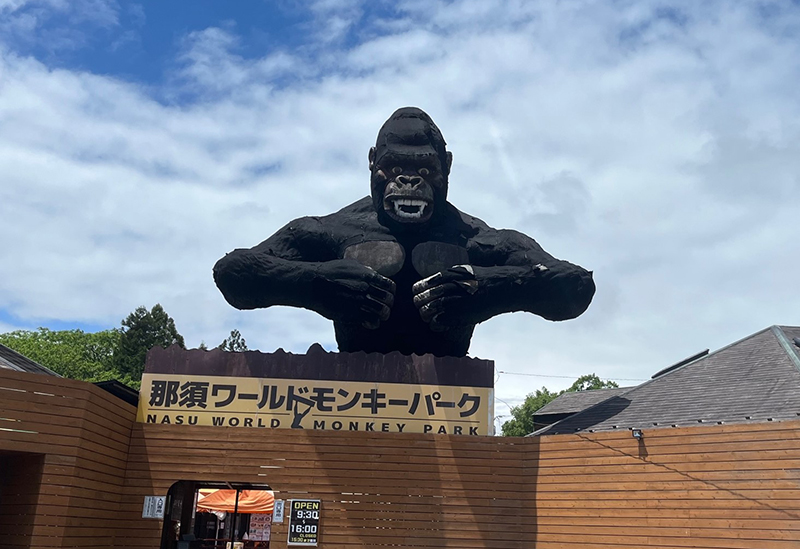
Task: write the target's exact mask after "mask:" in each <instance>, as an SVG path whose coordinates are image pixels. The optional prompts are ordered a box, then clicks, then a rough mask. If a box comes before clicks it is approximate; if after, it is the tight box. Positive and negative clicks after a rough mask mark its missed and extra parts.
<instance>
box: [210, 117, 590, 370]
mask: <svg viewBox="0 0 800 549" xmlns="http://www.w3.org/2000/svg"><path fill="white" fill-rule="evenodd" d="M452 160H453V156H452V154H451V153H450V152H448V151H447V150H446V149H445V141H444V138H443V137H442V134H441V132H440V131H439V128H438V127H436V124H434V123H433V120H432V119H431V118H430V117H429V116H428V115H427V114H426V113H425V112H423V111H422V110H420V109H417V108H412V107H407V108H402V109H399V110H397V111H396V112H395V113H394V114H393V115H392V116H391V117H390V118H389V120H387V121H386V123H385V124H384V125H383V127H382V128H381V129H380V131H379V132H378V139H377V141H376V143H375V147H373V148H371V149H370V151H369V170H370V173H371V197H370V196H368V197H365V198H363V199H361V200H359V201H357V202H355V203H353V204H351V205H349V206H346V207H345V208H343V209H342V210H340V211H338V212H336V213H333V214H330V215H327V216H324V217H303V218H300V219H297V220H295V221H292V222H291V223H289V224H288V225H286V226H285V227H283V228H282V229H280V230H279V231H278V232H277V233H275V234H274V235H272V236H271V237H270V238H268V239H267V240H265V241H264V242H262V243H261V244H259V245H258V246H256V247H254V248H251V249H249V250H244V249H237V250H234V251H233V252H231V253H229V254H227V255H226V256H225V257H223V258H222V259H220V260H219V261H218V262H217V264H216V265H215V266H214V280H215V281H216V284H217V286H218V287H219V289H220V291H221V292H222V294H223V295H224V296H225V299H226V300H227V301H228V303H230V304H231V305H233V306H234V307H236V308H238V309H257V308H262V307H271V306H273V305H289V306H292V307H303V308H306V309H310V310H312V311H315V312H317V313H319V314H320V315H322V316H324V317H325V318H328V319H330V320H332V321H333V325H334V329H335V332H336V341H337V343H338V345H339V350H340V351H347V352H353V351H365V352H368V353H369V352H378V353H389V352H392V351H400V352H401V353H404V354H411V353H415V354H425V353H433V354H434V355H437V356H465V355H466V354H467V350H468V349H469V342H470V338H471V337H472V332H473V330H474V329H475V325H476V324H478V323H479V322H483V321H484V320H488V319H489V318H491V317H493V316H495V315H499V314H501V313H507V312H513V311H528V312H531V313H534V314H536V315H539V316H541V317H544V318H546V319H548V320H566V319H570V318H575V317H577V316H578V315H580V314H581V313H583V312H584V311H585V310H586V308H587V307H588V306H589V303H590V302H591V300H592V296H593V295H594V291H595V286H594V282H593V280H592V274H591V273H590V272H588V271H586V270H584V269H582V268H581V267H579V266H577V265H573V264H571V263H568V262H566V261H561V260H558V259H555V258H553V257H552V256H551V255H550V254H548V253H547V252H545V251H544V250H543V249H542V248H541V247H540V246H539V244H537V243H536V241H534V240H533V239H532V238H529V237H528V236H525V235H524V234H522V233H519V232H517V231H512V230H505V229H501V230H498V229H493V228H491V227H489V226H488V225H486V223H484V222H483V221H481V220H480V219H478V218H476V217H472V216H471V215H467V214H465V213H463V212H461V211H459V210H458V209H456V208H455V207H454V206H453V205H452V204H450V203H449V202H447V184H448V175H449V173H450V166H451V164H452Z"/></svg>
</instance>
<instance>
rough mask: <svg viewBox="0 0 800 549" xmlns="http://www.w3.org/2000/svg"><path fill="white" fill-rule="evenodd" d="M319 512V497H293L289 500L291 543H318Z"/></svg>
mask: <svg viewBox="0 0 800 549" xmlns="http://www.w3.org/2000/svg"><path fill="white" fill-rule="evenodd" d="M319 513H320V502H319V500H318V499H293V500H291V501H290V502H289V545H306V546H316V545H317V541H318V536H319Z"/></svg>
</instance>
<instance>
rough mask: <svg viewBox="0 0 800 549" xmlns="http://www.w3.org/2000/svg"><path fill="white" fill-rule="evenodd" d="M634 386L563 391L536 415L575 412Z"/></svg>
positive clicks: (625, 391) (537, 411)
mask: <svg viewBox="0 0 800 549" xmlns="http://www.w3.org/2000/svg"><path fill="white" fill-rule="evenodd" d="M631 389H633V387H615V388H612V389H592V390H590V391H572V392H569V393H562V394H561V395H559V396H558V397H556V399H555V400H553V401H552V402H549V403H548V404H545V405H544V406H542V407H541V408H539V409H538V410H536V411H535V412H534V413H533V415H534V416H546V415H550V414H574V413H576V412H580V411H583V410H585V409H586V408H588V407H590V406H594V405H595V404H600V403H601V402H603V401H604V400H607V399H609V398H611V397H615V396H619V395H621V394H623V393H627V392H628V391H630V390H631Z"/></svg>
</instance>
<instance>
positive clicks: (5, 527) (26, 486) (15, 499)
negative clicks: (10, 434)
mask: <svg viewBox="0 0 800 549" xmlns="http://www.w3.org/2000/svg"><path fill="white" fill-rule="evenodd" d="M43 467H44V456H43V455H40V454H26V453H21V452H4V453H0V540H2V539H14V540H15V544H14V546H15V547H16V546H19V547H30V537H31V535H32V533H33V522H34V519H35V518H36V505H37V503H38V501H39V487H40V485H41V484H42V468H43Z"/></svg>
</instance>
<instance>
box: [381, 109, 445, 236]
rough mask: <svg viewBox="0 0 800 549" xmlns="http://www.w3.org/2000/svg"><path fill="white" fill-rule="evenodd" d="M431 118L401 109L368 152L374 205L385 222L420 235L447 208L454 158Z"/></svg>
mask: <svg viewBox="0 0 800 549" xmlns="http://www.w3.org/2000/svg"><path fill="white" fill-rule="evenodd" d="M445 145H446V144H445V142H444V138H443V137H442V134H441V132H440V131H439V128H437V127H436V124H434V123H433V120H431V118H430V116H428V115H427V114H426V113H425V112H424V111H422V110H420V109H417V108H415V107H405V108H402V109H398V110H397V111H395V113H394V114H392V116H391V117H390V118H389V119H388V120H387V121H386V122H385V123H384V125H383V126H382V127H381V129H380V131H379V132H378V138H377V140H376V142H375V146H374V147H373V148H371V149H370V151H369V168H370V172H371V173H372V181H371V183H372V185H371V187H372V203H373V205H374V206H375V210H376V211H377V212H378V219H379V221H380V222H381V223H383V224H384V225H386V226H389V227H390V228H392V229H393V230H394V229H398V230H403V229H409V230H416V229H421V228H423V227H425V226H427V224H428V222H430V221H432V220H434V219H435V218H436V217H437V215H444V212H445V211H446V205H447V176H448V174H449V173H450V165H451V163H452V160H453V156H452V155H451V154H450V153H449V152H448V151H447V150H446V149H445Z"/></svg>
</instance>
